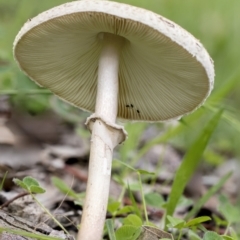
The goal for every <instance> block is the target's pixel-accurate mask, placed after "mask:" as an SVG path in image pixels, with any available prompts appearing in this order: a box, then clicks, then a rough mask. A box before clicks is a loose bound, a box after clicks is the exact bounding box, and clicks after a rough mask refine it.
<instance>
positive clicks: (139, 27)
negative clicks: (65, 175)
mask: <svg viewBox="0 0 240 240" xmlns="http://www.w3.org/2000/svg"><path fill="white" fill-rule="evenodd" d="M14 56H15V59H16V61H17V63H18V65H19V67H20V68H21V69H22V71H23V72H24V73H25V74H26V75H28V76H29V77H30V79H32V80H33V81H35V82H36V83H37V84H39V85H40V86H43V87H45V88H48V89H50V90H51V91H52V92H53V93H54V94H56V95H57V96H59V97H60V98H61V99H63V100H65V101H67V102H69V103H71V104H73V105H75V106H77V107H79V108H81V109H83V110H87V111H90V112H94V111H95V113H93V114H92V115H91V116H90V117H89V118H88V119H87V122H86V124H87V126H88V128H89V129H90V131H91V132H92V136H91V151H90V162H89V177H88V184H87V191H86V200H85V204H84V210H83V215H82V219H81V226H80V233H79V235H78V239H79V240H80V239H81V240H98V239H101V235H102V231H103V226H104V221H105V214H106V209H107V201H108V192H109V183H110V177H111V162H112V153H113V149H114V147H115V146H116V145H117V144H119V143H122V142H123V141H124V140H125V139H126V137H127V133H126V132H125V130H124V128H123V127H121V126H119V125H117V124H116V118H117V117H118V118H121V119H126V120H134V121H148V122H156V121H166V120H170V119H179V118H180V117H181V116H182V115H184V114H187V113H190V112H192V111H194V110H195V109H196V108H198V107H199V106H200V105H201V104H202V103H203V102H204V101H205V99H206V98H207V97H208V95H209V94H210V92H211V90H212V88H213V82H214V67H213V62H212V60H211V58H210V57H209V55H208V53H207V52H206V50H205V49H204V47H203V46H202V44H201V43H200V42H199V41H198V40H196V39H195V38H194V37H193V36H192V35H191V34H189V33H188V32H186V31H185V30H184V29H182V28H181V27H179V26H178V25H176V24H175V23H173V22H172V21H170V20H167V19H166V18H164V17H162V16H159V15H157V14H155V13H153V12H151V11H148V10H144V9H140V8H137V7H133V6H130V5H127V4H122V3H115V2H110V1H99V0H82V1H74V2H70V3H66V4H63V5H60V6H58V7H55V8H52V9H50V10H48V11H46V12H43V13H41V14H39V15H38V16H37V17H35V18H32V19H31V21H28V22H27V23H25V25H24V26H23V27H22V29H21V30H20V32H19V33H18V35H17V37H16V39H15V42H14Z"/></svg>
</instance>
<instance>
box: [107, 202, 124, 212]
mask: <svg viewBox="0 0 240 240" xmlns="http://www.w3.org/2000/svg"><path fill="white" fill-rule="evenodd" d="M120 205H121V203H120V202H112V203H108V206H107V210H108V212H110V213H111V214H114V213H115V212H116V211H117V210H118V208H119V207H120Z"/></svg>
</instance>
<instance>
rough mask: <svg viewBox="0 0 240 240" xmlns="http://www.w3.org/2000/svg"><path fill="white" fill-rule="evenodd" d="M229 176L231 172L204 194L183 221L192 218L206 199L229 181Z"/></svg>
mask: <svg viewBox="0 0 240 240" xmlns="http://www.w3.org/2000/svg"><path fill="white" fill-rule="evenodd" d="M231 175H232V172H229V173H227V174H226V175H224V177H223V178H221V179H220V181H219V182H218V183H217V184H216V185H214V186H213V187H211V188H210V189H209V190H208V191H207V192H206V193H205V194H204V196H202V197H201V199H200V200H199V201H198V202H197V203H196V204H194V207H193V208H192V210H191V211H190V212H189V213H188V214H187V215H186V217H185V220H188V219H190V218H191V217H193V216H194V215H195V214H196V213H197V212H198V211H199V210H200V208H201V207H202V206H203V205H204V204H205V203H206V202H207V201H208V199H209V198H210V197H211V196H212V195H213V194H214V193H216V192H217V191H218V190H219V189H220V188H221V187H222V186H223V185H224V183H225V182H226V181H227V180H228V179H229V177H230V176H231Z"/></svg>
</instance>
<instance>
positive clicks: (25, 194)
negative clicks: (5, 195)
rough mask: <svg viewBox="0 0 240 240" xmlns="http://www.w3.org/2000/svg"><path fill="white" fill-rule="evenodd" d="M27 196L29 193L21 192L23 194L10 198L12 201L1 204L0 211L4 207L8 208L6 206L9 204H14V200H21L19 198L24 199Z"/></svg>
mask: <svg viewBox="0 0 240 240" xmlns="http://www.w3.org/2000/svg"><path fill="white" fill-rule="evenodd" d="M27 195H30V193H28V192H23V193H20V194H18V195H17V196H15V197H14V198H12V199H10V200H8V201H6V202H5V203H3V204H2V205H1V206H0V209H3V208H5V207H8V205H9V204H10V203H12V202H14V201H15V200H16V199H18V198H21V197H24V196H27Z"/></svg>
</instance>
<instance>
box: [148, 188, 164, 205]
mask: <svg viewBox="0 0 240 240" xmlns="http://www.w3.org/2000/svg"><path fill="white" fill-rule="evenodd" d="M145 201H146V203H147V205H149V206H152V207H156V208H161V207H162V205H163V204H164V203H165V201H164V199H163V197H162V196H161V195H160V194H159V193H155V192H152V193H147V194H145Z"/></svg>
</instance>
